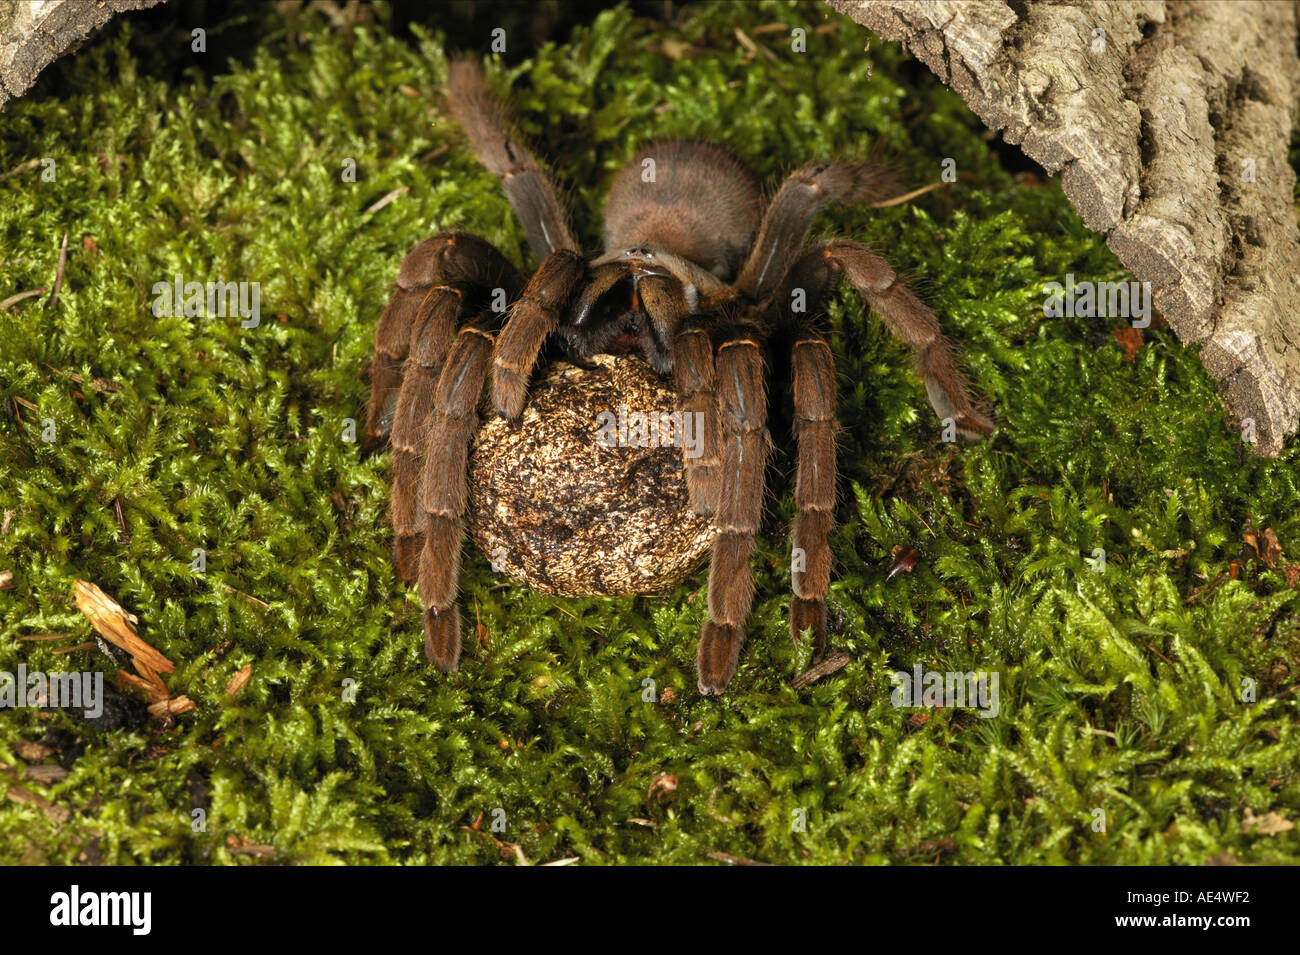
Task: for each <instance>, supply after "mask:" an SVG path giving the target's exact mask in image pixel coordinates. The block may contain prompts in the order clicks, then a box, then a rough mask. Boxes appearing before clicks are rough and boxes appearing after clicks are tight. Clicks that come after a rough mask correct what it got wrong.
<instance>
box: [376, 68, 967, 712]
mask: <svg viewBox="0 0 1300 955" xmlns="http://www.w3.org/2000/svg"><path fill="white" fill-rule="evenodd" d="M448 101H449V104H450V106H451V109H452V112H453V114H454V115H455V117H456V119H457V121H458V122H459V123H460V125H461V127H462V128H463V129H464V130H465V132H466V135H467V137H468V139H469V142H470V146H471V147H472V148H473V150H474V152H475V153H476V154H477V155H478V157H479V158H480V160H481V161H482V162H483V164H484V165H485V166H486V167H487V168H488V169H489V170H491V171H492V172H494V173H496V174H497V175H499V176H500V177H501V179H502V182H503V186H504V189H505V192H506V195H507V197H508V198H509V199H510V202H511V204H512V206H513V207H514V209H515V212H516V215H517V216H518V217H519V219H520V222H521V223H522V225H523V227H524V232H525V234H526V235H527V237H528V240H529V245H530V247H531V248H532V250H533V252H534V254H535V255H536V256H537V259H538V261H539V266H538V268H537V271H536V272H534V273H533V275H532V276H531V277H529V278H525V277H524V276H523V275H522V274H521V273H519V272H518V270H517V269H515V267H514V266H513V265H512V264H511V263H510V262H509V261H507V260H506V259H505V257H504V256H502V255H501V254H500V253H499V252H497V251H496V250H495V249H494V248H492V247H491V246H490V245H489V244H488V243H486V242H484V241H483V240H482V239H479V238H477V237H475V236H471V235H467V234H464V233H442V234H439V235H436V236H433V237H431V238H429V239H426V240H425V241H424V242H422V243H420V244H419V245H417V246H416V247H415V249H413V250H412V251H411V253H410V254H409V255H408V256H407V258H406V259H405V260H404V261H403V263H402V267H401V270H400V271H399V273H398V279H397V289H396V291H395V292H394V294H393V298H392V300H391V301H390V303H389V306H388V308H387V309H386V310H385V312H384V316H383V317H382V318H381V320H380V323H379V327H378V328H377V330H376V363H375V366H374V371H373V373H372V398H371V408H370V415H369V421H368V428H369V432H370V436H371V437H372V438H382V437H384V436H385V435H388V434H390V432H391V439H392V444H393V449H394V465H393V469H394V475H393V502H392V519H393V527H394V530H395V532H396V545H395V551H396V561H397V567H398V572H399V575H400V576H401V577H402V578H403V579H404V580H407V581H416V582H417V583H418V586H419V592H420V598H421V601H422V602H423V604H424V607H425V621H424V622H425V653H426V656H427V657H428V659H429V660H430V662H431V663H433V664H434V665H436V666H437V667H439V668H440V669H443V670H452V669H455V668H456V666H457V664H458V660H459V654H460V622H459V611H458V609H457V606H456V602H455V597H456V591H457V578H458V573H459V555H460V546H461V537H462V534H463V530H464V515H465V508H466V496H467V495H466V468H467V463H468V460H467V451H468V446H469V442H470V439H471V438H472V436H473V434H474V432H475V429H476V427H477V423H478V418H477V409H478V407H479V405H480V403H481V401H482V400H483V399H484V397H485V395H484V392H485V386H486V383H487V379H488V378H489V377H490V378H491V388H490V396H489V398H488V400H489V401H490V403H491V405H492V407H493V408H494V410H495V411H496V413H497V414H499V415H501V416H502V417H504V418H506V419H507V420H509V421H517V420H518V419H519V417H520V413H521V412H522V410H523V408H524V405H525V402H526V400H527V393H528V385H529V380H530V377H531V375H532V373H533V370H534V368H535V366H536V363H537V361H538V359H539V356H540V353H541V350H542V348H543V346H544V344H545V343H546V342H547V341H554V342H556V343H557V344H558V345H559V346H560V347H561V348H563V350H564V351H565V352H566V353H567V354H568V355H569V356H570V357H571V358H572V359H573V360H574V361H575V362H577V363H582V362H583V361H584V360H585V359H589V358H591V357H592V356H594V355H599V354H615V355H617V354H623V353H626V352H634V353H639V354H641V355H642V356H644V358H645V359H646V361H647V362H648V363H649V364H650V366H651V367H652V368H653V369H654V370H655V371H656V372H658V373H659V374H660V375H663V376H669V375H671V376H672V381H673V386H674V388H675V390H676V392H677V394H678V399H679V407H680V410H681V411H682V412H683V413H684V414H691V415H697V416H698V417H696V418H694V419H692V420H696V421H699V422H701V424H702V438H703V440H702V443H701V446H700V447H699V448H697V449H696V451H697V453H695V454H691V455H686V456H685V457H684V459H683V464H684V467H685V475H686V483H687V488H688V491H689V494H690V500H691V507H692V509H693V510H694V511H695V512H696V513H697V514H701V515H708V516H711V518H712V520H713V526H714V529H715V532H716V533H715V537H714V543H713V547H712V557H711V562H710V572H709V587H708V620H707V621H706V622H705V624H704V627H703V629H702V631H701V634H700V643H699V648H698V654H697V669H698V672H699V686H700V690H701V692H703V693H706V694H717V693H721V692H722V691H723V689H725V687H726V685H727V683H728V682H729V681H730V679H731V677H732V676H733V675H734V674H735V671H736V667H737V663H738V660H739V654H740V649H741V646H742V644H743V642H744V625H745V622H746V619H747V618H748V616H749V611H750V607H751V604H752V602H753V596H754V585H753V575H752V572H751V569H750V558H751V556H752V553H753V548H754V535H755V534H756V533H757V532H758V529H759V523H760V520H761V518H762V510H763V501H764V492H765V486H766V482H765V472H766V465H767V454H768V449H769V446H770V444H771V438H770V435H769V433H768V428H767V403H768V398H767V386H766V385H767V377H766V369H767V361H766V355H767V353H768V349H769V348H770V347H772V346H773V345H774V343H776V342H778V341H780V342H785V343H787V345H788V347H789V349H790V351H789V355H790V365H791V368H792V373H793V385H794V388H793V395H794V437H795V439H796V442H797V446H798V477H797V481H796V488H795V504H796V507H797V508H798V511H799V515H798V517H797V519H796V521H795V525H794V527H793V529H792V535H791V536H792V544H793V554H794V558H795V559H794V561H793V564H792V574H791V577H792V589H793V595H792V598H791V605H790V627H791V633H792V635H793V636H794V638H795V639H799V637H800V635H801V634H802V633H803V632H805V631H810V632H811V633H812V635H813V637H814V638H815V640H816V641H817V647H818V652H819V653H821V652H824V649H825V640H826V594H827V591H828V588H829V585H830V569H831V554H830V549H829V545H828V538H829V534H830V530H831V523H832V515H833V510H834V506H835V483H836V462H835V431H836V428H837V423H836V421H835V371H834V364H833V360H832V355H831V349H830V346H829V345H828V343H827V341H826V338H825V336H824V331H823V329H822V327H821V325H820V319H821V318H822V317H823V314H824V312H823V310H822V302H823V300H824V299H825V297H826V296H827V295H828V294H829V293H830V292H831V291H833V290H834V289H835V288H836V286H837V284H838V282H839V280H840V279H841V278H843V279H846V280H847V281H848V282H849V284H850V285H851V286H852V287H853V288H854V289H855V290H856V291H857V292H858V293H859V294H860V295H861V296H862V297H863V298H864V299H866V301H867V302H868V303H869V304H870V305H871V306H872V307H873V308H875V310H876V311H877V312H879V313H880V314H881V315H882V317H883V318H884V320H885V324H886V326H887V327H888V328H889V329H890V331H891V332H893V333H894V334H895V335H896V336H898V337H899V338H900V339H902V340H903V341H904V342H906V343H907V344H908V345H910V346H912V347H913V348H914V349H915V350H916V352H917V357H918V371H919V373H920V375H921V377H922V379H923V380H924V382H925V386H926V392H927V396H928V397H929V399H930V403H931V404H932V405H933V406H934V408H935V410H936V411H937V412H938V414H939V416H940V417H941V418H943V419H949V420H950V422H951V424H952V425H954V426H955V428H956V430H957V431H958V432H959V433H961V434H962V435H963V436H964V437H968V438H975V437H978V436H981V435H983V434H988V433H991V431H992V428H993V426H992V422H991V421H990V420H989V419H988V418H987V417H985V416H984V415H983V414H981V413H980V412H979V411H978V410H977V409H976V408H975V406H974V404H973V403H972V401H971V398H970V395H969V394H968V392H967V389H966V387H965V384H964V382H963V381H962V378H961V376H960V375H959V373H958V371H957V368H956V365H955V362H954V360H953V353H952V349H951V347H950V346H949V345H948V343H947V340H946V339H945V338H944V337H943V335H942V333H941V330H940V328H939V324H938V321H937V319H936V318H935V317H934V315H933V313H932V312H931V311H930V310H929V309H928V308H927V307H926V306H925V305H924V304H923V303H922V302H921V301H920V300H919V299H917V298H916V296H915V295H913V294H912V293H911V292H910V291H909V290H908V289H907V287H906V286H904V285H903V284H902V283H901V282H899V281H898V279H897V277H896V275H895V274H894V271H893V269H892V268H890V266H889V264H888V263H887V262H886V261H885V260H884V259H882V258H880V257H879V256H878V255H876V254H875V253H873V252H871V251H870V250H868V249H866V248H865V247H863V246H862V245H860V244H858V243H856V242H853V241H850V240H846V239H835V240H831V241H828V242H822V243H818V244H815V245H813V246H807V247H806V246H805V244H804V243H805V239H806V235H807V232H808V228H809V226H810V225H811V223H812V220H813V217H814V216H815V215H816V213H817V211H818V210H819V209H820V208H821V207H822V206H823V205H825V204H826V203H827V202H838V203H862V202H866V201H870V200H873V199H876V198H880V197H881V189H882V188H883V187H884V186H885V184H886V183H887V182H888V177H887V176H886V175H885V174H884V173H883V172H882V171H881V170H880V169H879V168H878V167H876V166H873V165H870V164H865V163H857V162H844V161H831V162H813V163H809V164H807V165H805V166H803V167H801V168H800V169H798V170H796V171H795V172H794V173H793V174H792V175H791V176H790V177H789V178H788V179H787V180H786V181H785V182H784V183H783V184H782V186H781V187H780V189H779V190H778V191H777V192H776V193H775V195H774V196H773V197H772V198H771V200H770V202H767V203H766V204H765V203H764V201H763V196H762V192H761V189H760V186H759V183H758V180H757V179H756V178H755V177H754V175H753V174H752V173H751V172H750V171H749V170H748V168H747V167H746V166H745V165H744V164H743V163H742V162H741V161H740V160H739V159H738V158H736V157H735V156H734V155H733V154H732V153H730V152H729V151H727V150H726V149H725V148H723V147H721V146H718V145H716V144H712V143H707V142H693V141H681V140H669V141H665V142H658V143H653V144H651V145H649V146H646V147H643V148H642V150H641V151H640V152H638V153H637V154H636V155H635V156H634V157H633V159H632V160H631V161H630V162H628V163H627V164H626V165H625V166H624V167H623V168H622V170H620V171H619V173H618V174H617V175H616V177H615V178H614V181H613V183H612V185H611V187H610V190H609V193H608V196H607V198H606V203H605V215H604V239H605V248H604V251H603V253H602V254H601V255H600V256H598V257H596V258H595V259H593V260H591V261H587V260H585V259H584V257H583V256H582V254H581V252H580V250H579V249H578V248H577V244H576V242H575V240H574V238H573V233H572V230H571V229H570V227H569V224H568V221H567V219H566V218H565V216H564V214H563V210H562V208H561V205H560V203H559V200H558V198H557V195H556V192H555V189H554V187H553V185H552V184H551V182H550V180H549V179H548V178H547V177H546V175H545V174H544V173H543V172H542V171H541V168H540V167H539V166H538V164H537V162H536V161H535V160H534V159H533V157H532V155H531V154H530V153H529V152H528V150H527V149H526V148H524V147H523V145H522V144H521V143H520V140H519V137H518V135H517V134H516V132H515V130H514V128H513V126H512V125H511V124H510V122H509V120H508V118H507V116H506V113H505V111H504V109H503V108H502V107H501V105H500V104H499V103H498V102H497V101H496V100H495V99H494V98H493V97H492V96H491V95H490V94H489V92H488V90H487V85H486V79H485V77H484V75H483V72H482V68H481V67H480V66H478V65H477V64H475V63H472V62H469V61H457V62H455V63H453V64H452V67H451V71H450V75H449V78H448ZM502 294H504V296H505V299H506V301H508V302H509V303H510V306H509V310H508V312H506V313H504V314H503V313H501V312H499V311H494V310H492V309H491V308H489V307H488V306H487V304H486V303H487V302H488V300H489V298H491V297H494V296H495V297H498V298H499V297H500V295H502Z"/></svg>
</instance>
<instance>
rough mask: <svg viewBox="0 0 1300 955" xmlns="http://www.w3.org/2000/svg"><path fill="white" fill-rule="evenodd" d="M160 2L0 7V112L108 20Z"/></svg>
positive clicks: (42, 2) (35, 2) (93, 0)
mask: <svg viewBox="0 0 1300 955" xmlns="http://www.w3.org/2000/svg"><path fill="white" fill-rule="evenodd" d="M162 2H163V0H22V2H17V3H3V4H0V108H3V107H4V104H5V103H7V102H8V101H9V100H11V99H13V98H14V97H16V96H21V95H22V94H23V93H25V92H26V91H27V89H28V87H30V86H31V85H32V84H33V83H34V82H36V77H37V75H38V74H39V73H40V72H41V70H43V69H45V67H47V66H49V65H50V64H51V63H53V62H54V61H55V60H56V59H58V58H59V57H61V56H63V54H65V53H69V52H71V51H72V50H73V49H74V48H76V47H77V46H78V45H80V43H81V42H82V41H83V40H85V39H86V37H88V36H90V34H92V33H94V32H95V31H96V30H98V29H99V28H100V27H102V26H103V25H104V24H105V23H107V22H108V21H109V19H110V18H111V17H113V16H116V15H117V14H119V13H123V12H125V11H127V10H143V9H145V8H146V7H152V6H155V5H156V4H159V3H162Z"/></svg>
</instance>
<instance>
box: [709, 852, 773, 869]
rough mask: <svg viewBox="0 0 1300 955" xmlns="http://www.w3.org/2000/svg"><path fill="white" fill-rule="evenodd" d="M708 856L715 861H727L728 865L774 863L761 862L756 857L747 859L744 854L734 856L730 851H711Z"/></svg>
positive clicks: (765, 864) (768, 863) (768, 864)
mask: <svg viewBox="0 0 1300 955" xmlns="http://www.w3.org/2000/svg"><path fill="white" fill-rule="evenodd" d="M708 857H709V858H710V859H713V860H714V861H715V862H725V863H727V864H728V865H761V866H770V865H771V864H772V863H770V862H759V861H758V860H756V859H746V858H745V857H744V856H733V855H732V854H731V853H730V852H710V853H709V854H708Z"/></svg>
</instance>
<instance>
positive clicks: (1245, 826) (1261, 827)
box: [1241, 806, 1295, 836]
mask: <svg viewBox="0 0 1300 955" xmlns="http://www.w3.org/2000/svg"><path fill="white" fill-rule="evenodd" d="M1294 828H1295V823H1294V822H1292V821H1291V820H1290V819H1287V818H1286V817H1285V816H1283V815H1281V814H1280V813H1276V812H1266V813H1264V815H1262V816H1256V815H1255V810H1253V809H1251V808H1250V807H1249V806H1247V807H1246V811H1245V813H1244V814H1243V815H1242V817H1241V831H1242V833H1244V834H1246V835H1251V834H1258V835H1261V836H1275V835H1277V834H1278V833H1279V832H1290V831H1291V830H1292V829H1294Z"/></svg>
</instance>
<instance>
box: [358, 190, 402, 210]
mask: <svg viewBox="0 0 1300 955" xmlns="http://www.w3.org/2000/svg"><path fill="white" fill-rule="evenodd" d="M410 191H411V187H410V186H402V187H401V188H399V189H394V190H393V191H392V192H390V193H389V194H388V195H386V196H384V197H383V198H381V199H379V200H378V201H377V202H375V203H374V204H373V205H371V206H370V208H369V209H367V210H366V211H365V212H363V213H361V214H362V215H363V216H371V215H374V214H375V213H376V212H378V211H379V210H380V209H382V208H383V207H384V206H386V205H388V204H389V203H390V202H392V201H393V200H395V199H397V198H398V197H399V196H404V195H406V193H408V192H410Z"/></svg>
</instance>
